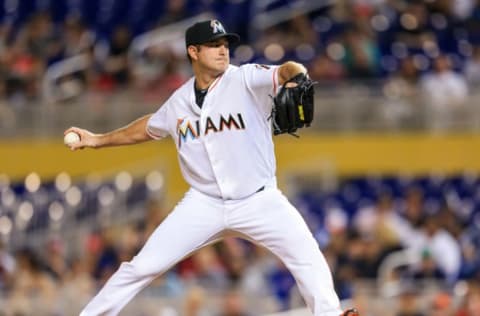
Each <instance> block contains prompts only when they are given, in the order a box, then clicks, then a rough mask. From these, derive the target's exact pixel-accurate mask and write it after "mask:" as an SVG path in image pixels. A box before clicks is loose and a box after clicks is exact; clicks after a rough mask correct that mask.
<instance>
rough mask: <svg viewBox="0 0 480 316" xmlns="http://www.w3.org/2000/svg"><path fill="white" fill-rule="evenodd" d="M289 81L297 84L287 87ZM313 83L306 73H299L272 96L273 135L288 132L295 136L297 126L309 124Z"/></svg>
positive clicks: (311, 112) (311, 111) (311, 118)
mask: <svg viewBox="0 0 480 316" xmlns="http://www.w3.org/2000/svg"><path fill="white" fill-rule="evenodd" d="M289 82H295V83H297V86H295V87H291V88H287V87H286V85H287V83H289ZM314 84H315V82H313V81H312V80H311V79H310V78H309V77H308V76H307V75H306V74H304V73H300V74H298V75H296V76H295V77H293V78H291V79H289V80H288V81H287V82H285V84H284V85H283V86H284V87H283V88H282V90H280V92H279V93H278V94H277V95H276V96H275V97H273V108H272V114H271V118H272V122H273V134H274V135H279V134H284V133H288V134H291V135H294V136H297V135H296V134H295V132H296V131H297V129H298V128H302V127H309V126H310V123H311V122H312V120H313V85H314ZM297 137H298V136H297Z"/></svg>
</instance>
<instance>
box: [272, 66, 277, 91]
mask: <svg viewBox="0 0 480 316" xmlns="http://www.w3.org/2000/svg"><path fill="white" fill-rule="evenodd" d="M277 70H278V68H275V69H274V70H273V75H272V79H273V95H275V94H277V80H275V76H276V75H277Z"/></svg>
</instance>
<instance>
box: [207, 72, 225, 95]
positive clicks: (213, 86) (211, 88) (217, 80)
mask: <svg viewBox="0 0 480 316" xmlns="http://www.w3.org/2000/svg"><path fill="white" fill-rule="evenodd" d="M222 77H223V74H221V76H220V77H218V78H217V79H216V80H215V82H214V83H213V84H212V86H211V87H210V89H208V91H209V92H210V91H212V90H213V88H215V86H216V85H217V83H218V82H219V81H220V79H222Z"/></svg>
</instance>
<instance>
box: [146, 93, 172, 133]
mask: <svg viewBox="0 0 480 316" xmlns="http://www.w3.org/2000/svg"><path fill="white" fill-rule="evenodd" d="M167 115H168V102H166V103H165V104H164V105H163V106H161V107H160V108H159V109H158V110H157V112H155V113H154V114H153V115H152V116H151V117H150V118H149V119H148V122H147V127H146V131H147V133H148V135H150V136H151V137H152V138H153V139H161V138H165V137H167V136H168V134H169V133H168V118H167Z"/></svg>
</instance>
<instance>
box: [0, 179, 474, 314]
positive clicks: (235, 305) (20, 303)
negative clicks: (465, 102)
mask: <svg viewBox="0 0 480 316" xmlns="http://www.w3.org/2000/svg"><path fill="white" fill-rule="evenodd" d="M402 183H403V184H402ZM300 187H301V186H300ZM479 188H480V180H479V179H478V178H477V177H475V176H473V175H465V176H460V177H456V178H455V177H454V178H445V179H438V178H428V177H427V178H418V179H412V180H411V181H407V182H402V180H401V178H391V177H390V178H388V177H386V178H383V179H375V178H353V179H350V180H348V179H347V180H346V181H345V182H344V183H343V184H340V185H338V187H337V188H336V189H335V190H333V191H329V190H324V189H322V187H321V186H320V185H317V186H312V185H308V186H306V187H305V188H303V189H300V190H299V191H298V194H296V196H295V197H294V199H293V201H294V203H295V204H296V205H297V207H298V208H299V209H300V210H301V212H302V215H303V216H304V218H305V219H306V221H307V223H308V224H309V226H310V229H311V231H312V233H313V234H314V237H315V238H316V239H317V241H318V242H319V245H320V247H321V249H322V251H323V253H324V255H325V257H326V259H327V262H328V264H329V266H330V267H331V269H332V272H333V277H334V282H335V285H336V290H337V293H338V294H339V296H340V298H341V299H342V300H351V301H352V304H353V305H356V306H358V308H360V309H361V310H363V311H364V312H365V313H364V314H365V315H392V316H407V315H424V316H429V315H442V316H477V315H480V211H479V210H480V203H478V201H477V198H478V197H476V196H477V195H478V194H475V192H478V189H479ZM143 207H144V211H143V214H144V216H142V217H141V218H140V219H138V220H135V221H128V222H126V223H123V224H117V225H112V226H108V225H107V226H101V225H89V226H88V227H89V229H88V231H87V233H85V231H81V230H80V231H79V234H78V236H77V237H76V238H75V241H74V242H73V243H72V242H67V241H66V239H65V238H64V237H62V235H61V234H58V233H51V238H49V239H48V240H47V242H46V243H45V245H40V246H38V245H37V246H36V247H28V245H29V243H25V246H24V247H18V248H17V249H14V250H13V249H12V248H11V247H8V245H7V244H4V245H3V246H2V247H0V291H1V292H0V293H1V295H0V302H1V304H2V309H1V311H0V315H8V316H10V315H73V314H75V313H78V311H79V310H80V308H81V307H82V306H83V304H85V303H86V302H87V301H88V299H89V298H90V297H91V296H92V295H94V293H95V292H96V291H97V290H98V289H99V288H100V287H101V285H102V284H103V283H104V282H105V281H106V280H107V279H108V277H109V276H110V275H111V274H112V273H113V272H114V271H115V270H116V269H117V267H118V266H119V264H120V263H121V262H123V261H129V260H130V259H131V258H132V257H133V256H134V255H135V254H136V252H138V250H139V249H140V247H141V246H142V245H143V244H144V242H145V240H146V239H147V238H148V236H149V235H150V234H151V233H152V232H153V230H154V229H155V228H156V227H157V226H158V224H159V223H161V222H162V220H163V219H164V218H165V216H167V215H168V211H169V210H167V209H166V208H165V206H164V205H163V203H162V202H159V201H156V200H150V201H147V202H144V205H143ZM122 214H123V213H122ZM114 216H115V215H114ZM122 216H124V215H122ZM76 226H77V227H79V228H80V227H82V225H81V221H80V220H79V222H78V223H77V224H76ZM179 233H181V232H179ZM400 251H403V252H402V253H401V252H400ZM398 254H400V255H398ZM395 256H396V257H397V260H398V259H399V261H398V262H396V263H395V262H394V263H393V264H388V262H392V261H391V259H392V258H394V257H395ZM142 295H143V296H144V297H145V296H152V297H155V298H156V299H155V300H157V303H156V304H155V306H154V307H152V310H151V312H147V311H144V313H145V314H146V315H150V313H151V314H152V315H158V313H159V310H164V309H166V308H168V307H169V305H168V304H169V303H167V304H165V303H162V301H158V300H160V299H167V300H168V299H170V300H171V301H176V302H177V304H176V305H174V306H170V308H175V309H177V311H178V312H177V314H172V315H187V316H190V315H191V316H194V315H196V316H202V315H224V316H227V315H228V316H233V315H237V316H238V315H256V314H255V311H257V313H258V311H259V310H263V311H278V310H289V309H291V308H294V307H298V306H302V305H303V303H302V301H301V298H300V296H299V295H298V289H297V288H296V286H295V280H294V278H293V276H292V275H291V274H290V273H289V272H288V270H287V269H286V268H285V267H284V265H283V264H282V263H281V261H279V259H278V258H276V257H274V256H273V255H272V254H270V253H269V252H268V251H267V250H265V249H263V248H259V247H257V246H255V245H253V244H252V243H250V242H247V241H244V240H242V239H238V238H236V237H234V236H228V237H227V238H226V239H225V240H223V241H222V242H219V243H216V244H214V245H211V246H207V247H205V248H203V249H201V250H199V251H197V252H195V253H194V254H193V255H192V256H190V257H188V258H186V259H184V260H182V261H181V262H180V263H178V264H177V265H175V266H174V267H172V269H170V270H169V271H168V272H167V273H166V274H165V275H163V276H161V277H159V278H158V279H157V280H155V281H154V283H153V284H152V285H151V286H149V288H148V289H146V290H145V291H144V292H143V294H142ZM214 297H215V298H216V299H214ZM376 301H377V303H378V301H380V302H379V303H378V304H376V303H375V302H376ZM212 302H213V305H214V306H213V307H212ZM389 302H390V303H389ZM256 304H259V305H256ZM387 307H388V309H389V310H388V311H385V309H386V308H387ZM2 312H3V314H2ZM165 313H167V312H165ZM137 314H138V312H137ZM161 315H163V314H161ZM165 315H170V314H165Z"/></svg>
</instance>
